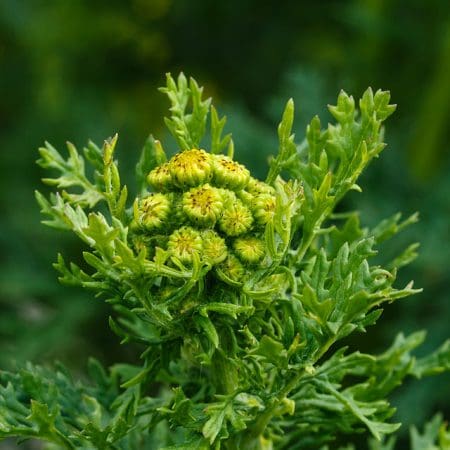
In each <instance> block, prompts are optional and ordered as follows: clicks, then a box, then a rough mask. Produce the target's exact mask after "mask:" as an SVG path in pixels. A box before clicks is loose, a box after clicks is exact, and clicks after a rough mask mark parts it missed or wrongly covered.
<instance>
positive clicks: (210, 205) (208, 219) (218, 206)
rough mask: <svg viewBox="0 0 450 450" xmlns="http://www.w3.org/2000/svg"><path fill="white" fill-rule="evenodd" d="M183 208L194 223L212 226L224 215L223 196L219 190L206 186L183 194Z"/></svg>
mask: <svg viewBox="0 0 450 450" xmlns="http://www.w3.org/2000/svg"><path fill="white" fill-rule="evenodd" d="M182 208H183V212H184V213H185V214H186V216H187V217H188V218H189V219H190V220H191V221H192V222H194V223H196V224H199V225H204V226H211V225H214V224H215V223H216V221H217V219H218V218H219V217H220V215H221V213H222V209H223V204H222V196H221V194H220V192H219V190H218V189H216V188H214V187H211V186H210V185H209V184H205V185H203V186H200V187H198V188H192V189H191V190H189V191H188V192H185V193H184V194H183V200H182Z"/></svg>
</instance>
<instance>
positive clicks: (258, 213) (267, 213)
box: [252, 194, 277, 225]
mask: <svg viewBox="0 0 450 450" xmlns="http://www.w3.org/2000/svg"><path fill="white" fill-rule="evenodd" d="M276 205H277V202H276V197H275V196H274V195H271V194H261V195H259V196H256V197H255V198H254V200H253V202H252V211H253V216H254V217H255V220H256V222H257V223H258V224H259V225H265V224H266V223H268V222H270V221H271V220H272V219H273V216H274V215H275V208H276Z"/></svg>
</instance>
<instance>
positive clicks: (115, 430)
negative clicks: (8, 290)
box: [0, 74, 450, 450]
mask: <svg viewBox="0 0 450 450" xmlns="http://www.w3.org/2000/svg"><path fill="white" fill-rule="evenodd" d="M161 90H162V91H163V92H164V93H165V94H167V96H168V98H169V100H170V103H171V108H170V116H169V117H168V118H166V124H167V127H168V129H169V130H170V132H171V133H172V135H173V136H174V138H175V140H176V142H177V144H178V146H179V147H180V149H179V150H180V151H179V152H178V153H176V154H175V155H174V156H173V157H172V158H170V159H168V158H167V156H166V153H165V152H164V150H163V147H162V144H161V143H160V142H159V141H158V140H155V139H153V138H152V137H150V138H149V139H148V140H147V142H146V144H145V146H144V148H143V151H142V156H141V158H140V160H139V162H138V164H137V168H136V169H137V170H136V175H137V191H138V195H137V196H136V198H134V199H131V200H130V199H129V195H128V189H127V187H126V186H123V185H122V184H121V180H120V174H119V168H118V164H117V162H116V161H115V159H114V149H115V146H116V142H117V136H115V137H113V138H112V139H108V140H107V141H106V142H105V143H104V145H103V148H99V147H97V146H96V145H95V144H93V143H89V145H88V146H87V147H86V148H85V149H84V151H83V153H82V154H81V153H79V152H78V151H77V149H76V148H75V147H74V146H73V145H72V144H68V152H69V154H68V157H67V159H66V158H65V157H63V156H62V155H61V154H60V153H59V152H58V151H57V150H55V149H54V148H53V147H52V146H51V145H50V144H46V146H45V147H44V148H41V149H40V153H41V159H40V160H39V161H38V162H39V164H40V165H41V166H42V167H43V168H45V169H50V170H52V171H53V172H55V173H57V175H56V176H53V177H51V178H45V179H44V182H45V183H47V184H49V185H51V186H54V187H55V189H56V192H55V193H53V194H51V195H50V197H49V198H46V197H44V196H43V195H42V194H40V193H39V192H37V194H36V196H37V200H38V202H39V204H40V206H41V209H42V213H43V214H44V215H45V216H46V217H47V218H46V220H45V221H44V223H45V224H46V225H49V226H51V227H54V228H57V229H62V230H69V231H72V232H73V233H75V234H76V235H77V236H78V237H79V238H80V240H81V241H82V242H83V244H84V246H85V248H86V251H84V252H83V257H84V261H85V263H86V264H85V265H84V266H83V267H80V266H78V265H76V264H74V263H73V262H70V263H66V262H65V260H64V258H63V256H61V255H59V256H58V261H57V263H56V264H55V267H56V269H57V270H58V271H59V273H60V281H61V282H62V283H64V284H67V285H71V286H81V287H83V288H86V289H88V290H90V291H92V292H93V293H95V295H96V297H100V298H103V299H104V300H105V301H106V302H108V303H109V304H110V305H111V311H112V312H111V317H110V318H109V323H110V326H111V329H112V330H113V331H114V333H116V334H117V335H118V336H120V338H121V339H122V342H123V343H124V344H126V343H131V342H133V343H135V344H136V345H138V346H139V347H140V348H141V349H142V354H141V359H140V361H136V364H135V365H130V364H120V363H117V364H115V365H113V366H112V367H110V368H108V369H105V368H103V367H102V366H101V365H100V364H99V363H98V362H97V361H95V360H91V361H90V363H89V375H90V380H87V381H83V382H81V381H74V380H73V379H72V378H71V376H70V375H69V374H68V373H67V371H66V370H65V369H64V368H63V367H61V366H57V367H56V368H55V369H53V370H50V369H47V368H44V367H39V366H34V365H31V364H29V365H27V366H25V367H22V368H20V369H19V370H18V371H17V372H16V373H9V372H0V382H1V385H0V437H2V438H5V437H19V438H21V439H27V438H37V439H40V440H42V441H43V442H45V446H46V447H45V448H47V449H108V450H112V449H115V450H119V449H123V450H137V449H164V450H174V449H184V450H194V449H197V450H207V449H215V450H217V449H227V450H232V449H245V450H256V449H260V450H263V449H264V450H269V449H280V450H281V449H291V450H294V449H319V448H322V449H325V448H328V447H327V445H330V443H331V446H332V447H330V448H336V447H337V446H338V444H337V443H336V442H346V441H351V440H352V436H354V434H355V433H361V432H368V433H370V434H371V435H372V439H371V440H369V444H368V445H369V446H370V448H371V449H379V450H381V449H385V450H388V449H392V448H393V447H394V440H393V439H392V438H391V439H390V440H388V441H385V440H384V437H385V436H386V435H389V434H391V433H393V432H394V431H396V430H397V429H398V427H399V424H397V423H392V422H391V421H390V420H389V419H390V418H391V416H392V415H393V413H394V409H393V408H392V407H391V406H390V405H389V403H388V401H387V397H388V395H389V394H390V393H391V391H392V390H393V389H394V388H395V387H397V386H398V385H400V384H401V383H402V382H403V380H404V379H405V378H407V377H415V378H421V377H422V376H425V375H431V374H435V373H439V372H442V371H444V370H445V369H449V368H450V343H449V342H446V343H445V344H444V345H443V346H442V347H441V348H439V349H437V350H436V351H435V352H434V353H432V354H430V355H428V356H426V357H423V358H418V359H417V358H415V357H414V356H413V355H412V351H413V350H414V349H415V348H416V347H418V346H419V345H420V344H421V343H422V342H423V340H424V337H425V335H424V333H423V332H417V333H414V334H412V335H410V336H404V335H402V334H399V335H398V337H397V338H396V339H395V341H394V343H393V344H392V346H391V347H390V348H389V349H387V350H386V351H385V352H384V353H382V354H380V355H370V354H364V353H360V352H358V351H354V352H350V351H349V350H348V349H347V348H346V347H343V346H342V345H341V346H340V345H339V341H341V340H342V339H343V338H345V337H347V336H348V335H350V334H351V333H358V332H365V331H366V328H367V327H368V326H370V325H373V324H374V323H375V322H376V321H377V319H378V318H379V317H380V315H381V313H382V307H383V305H384V303H390V302H393V301H394V300H397V299H400V298H403V297H406V296H409V295H411V294H414V293H415V292H417V290H415V289H413V286H412V283H410V284H408V285H407V286H405V287H394V284H395V280H396V275H397V270H398V269H399V268H400V267H402V266H404V265H405V264H408V263H409V262H410V261H411V260H412V259H414V257H415V256H416V247H417V246H416V245H411V246H410V247H408V248H407V249H406V250H405V251H404V252H403V253H402V254H400V255H398V256H397V257H396V258H395V259H393V260H392V261H389V262H387V263H386V264H385V265H384V266H383V267H381V266H380V265H378V264H376V263H374V262H373V260H374V257H375V255H376V254H377V247H378V246H379V245H380V244H381V243H382V242H384V241H386V240H388V239H390V238H391V237H392V236H394V235H395V234H396V233H397V232H399V231H400V230H401V229H402V228H404V227H406V226H407V225H409V224H411V223H413V222H415V221H416V215H413V216H411V217H409V218H408V219H406V220H404V221H401V220H400V216H399V215H395V216H394V217H392V218H389V219H387V220H384V221H382V222H381V223H380V224H379V225H378V226H377V227H375V228H373V229H368V228H363V227H361V225H360V221H359V217H358V214H357V213H355V212H348V213H347V212H345V213H344V212H336V211H335V210H336V206H337V205H338V203H339V202H340V200H341V199H342V198H343V197H344V196H345V195H346V194H347V193H348V192H349V191H350V190H356V191H359V190H360V187H359V186H358V184H357V182H358V177H359V175H360V174H361V172H362V171H363V169H364V168H365V167H366V166H367V165H368V163H369V162H370V161H371V160H372V159H373V158H375V157H377V156H378V155H379V153H380V152H381V151H382V150H383V148H384V146H385V144H384V143H383V142H382V138H383V131H382V123H383V121H384V120H385V119H386V118H387V117H388V116H390V115H391V114H392V113H393V112H394V110H395V106H394V105H390V104H389V99H390V97H389V93H388V92H382V91H377V92H376V93H373V92H372V90H371V89H368V90H367V91H366V92H365V93H364V95H363V96H362V98H361V100H360V102H359V111H357V109H356V107H355V102H354V100H353V98H352V97H351V96H348V95H347V94H346V93H344V92H341V94H340V95H339V97H338V101H337V105H336V106H330V107H329V110H330V112H331V114H332V116H333V117H334V118H335V119H336V121H337V123H336V124H333V125H331V124H330V125H328V126H327V127H326V128H324V129H323V128H322V127H321V123H320V121H319V118H318V117H315V118H314V119H313V120H312V121H311V123H310V124H309V126H308V127H307V130H306V137H305V139H304V140H303V141H302V142H301V143H300V144H296V143H295V141H294V135H293V134H292V132H291V129H292V124H293V117H294V105H293V102H292V101H291V100H290V101H288V103H287V106H286V109H285V111H284V114H283V118H282V121H281V123H280V125H279V128H278V136H279V151H278V155H277V156H276V157H274V158H273V159H272V160H271V161H270V167H269V170H268V175H267V178H266V180H265V181H262V180H257V179H255V178H254V177H252V175H251V174H250V172H249V170H248V169H247V168H246V167H244V166H243V165H242V164H240V163H239V162H237V160H235V159H234V146H233V141H232V139H231V136H230V135H223V129H224V125H225V118H219V116H218V114H217V112H216V110H215V109H214V107H213V106H211V104H210V100H209V99H207V100H205V99H203V97H202V89H201V88H199V87H198V85H197V84H196V82H195V81H194V80H192V79H191V80H189V82H188V81H187V79H186V78H185V77H184V75H182V74H181V75H180V76H179V78H178V80H177V81H175V80H173V79H172V78H171V76H170V75H168V76H167V85H166V86H165V87H164V88H163V89H161ZM86 162H87V163H88V165H89V167H86V166H85V163H86ZM441 422H442V420H441V418H440V417H436V419H434V421H433V422H431V423H430V424H429V425H428V426H427V428H426V431H425V433H424V434H423V435H420V434H419V433H418V432H417V431H415V430H413V432H412V448H413V449H414V450H418V449H425V448H440V449H448V448H449V439H450V436H449V434H448V432H447V431H446V429H445V427H444V426H443V425H441ZM337 440H338V441H337ZM342 448H344V447H342ZM345 448H346V449H350V448H352V447H351V444H349V445H348V446H347V447H345Z"/></svg>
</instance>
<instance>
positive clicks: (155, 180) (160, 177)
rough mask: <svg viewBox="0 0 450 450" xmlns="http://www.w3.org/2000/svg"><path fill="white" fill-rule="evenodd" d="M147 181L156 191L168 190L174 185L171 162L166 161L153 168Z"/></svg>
mask: <svg viewBox="0 0 450 450" xmlns="http://www.w3.org/2000/svg"><path fill="white" fill-rule="evenodd" d="M147 183H148V184H149V185H150V186H151V187H152V188H153V189H155V190H156V191H161V192H166V191H168V190H170V188H171V187H172V176H171V175H170V171H169V164H168V163H164V164H162V165H160V166H158V167H156V168H155V169H153V170H152V171H151V172H150V173H149V174H148V175H147Z"/></svg>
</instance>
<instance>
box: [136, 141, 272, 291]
mask: <svg viewBox="0 0 450 450" xmlns="http://www.w3.org/2000/svg"><path fill="white" fill-rule="evenodd" d="M147 181H148V183H149V185H150V186H151V188H152V190H153V193H151V194H149V195H147V196H145V197H143V198H140V199H137V200H136V202H135V205H134V219H133V222H132V227H131V228H132V230H133V231H134V233H135V236H136V238H137V239H136V241H139V242H147V244H146V245H149V246H153V247H156V246H158V247H161V248H163V249H164V250H166V251H167V252H168V253H169V254H170V256H171V257H172V258H176V259H177V260H179V261H180V262H181V263H183V264H184V265H188V266H189V265H190V264H192V262H193V260H194V258H195V257H198V259H199V260H201V261H203V262H204V263H206V264H209V266H210V267H211V268H216V269H217V271H216V273H218V274H220V275H219V276H220V278H222V279H226V280H227V279H228V280H232V281H233V282H238V281H240V280H242V278H243V277H244V276H245V273H246V271H247V270H248V268H251V267H252V265H255V264H258V263H261V262H262V261H263V260H264V258H265V257H266V245H265V243H264V229H265V226H266V224H267V223H268V222H270V221H271V220H272V219H273V216H274V214H275V206H276V197H275V191H274V189H273V188H272V187H271V186H269V185H267V184H266V183H264V182H262V181H258V180H256V179H254V178H252V177H251V176H250V172H249V171H248V169H247V168H246V167H245V166H243V165H242V164H239V163H237V162H236V161H234V160H233V159H231V158H229V157H227V156H225V155H215V154H210V153H207V152H206V151H204V150H200V149H191V150H185V151H183V152H180V153H178V154H176V155H175V156H174V157H173V158H172V159H170V160H169V161H168V162H166V163H164V164H162V165H160V166H158V167H156V168H155V169H153V170H152V171H151V172H150V173H149V174H148V176H147ZM152 236H157V239H152ZM149 242H151V244H148V243H149ZM149 250H154V248H153V249H151V248H150V249H149Z"/></svg>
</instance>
